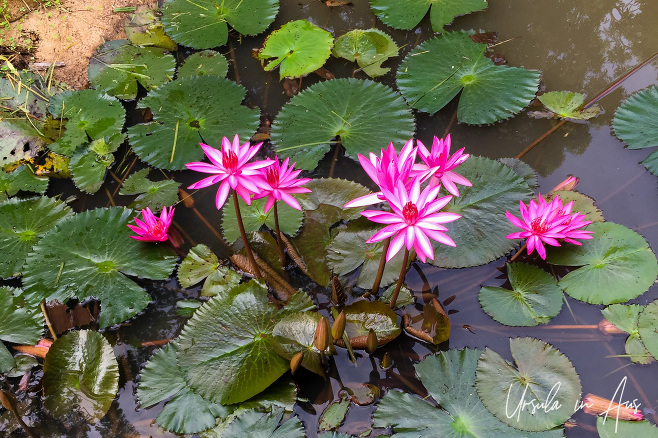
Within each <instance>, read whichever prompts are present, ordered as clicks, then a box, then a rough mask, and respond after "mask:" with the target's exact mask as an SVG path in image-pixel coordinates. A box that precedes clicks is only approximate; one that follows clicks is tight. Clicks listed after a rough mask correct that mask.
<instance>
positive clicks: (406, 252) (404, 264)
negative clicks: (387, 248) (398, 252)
mask: <svg viewBox="0 0 658 438" xmlns="http://www.w3.org/2000/svg"><path fill="white" fill-rule="evenodd" d="M408 261H409V250H408V249H407V248H405V249H404V259H403V260H402V269H400V277H399V278H398V284H396V285H395V291H394V292H393V296H392V297H391V304H390V306H391V309H395V302H396V301H397V300H398V295H399V294H400V288H401V287H402V283H403V282H404V277H406V274H407V262H408Z"/></svg>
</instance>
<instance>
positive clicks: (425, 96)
mask: <svg viewBox="0 0 658 438" xmlns="http://www.w3.org/2000/svg"><path fill="white" fill-rule="evenodd" d="M485 49H486V44H480V43H475V42H473V41H472V40H471V39H470V38H469V35H468V33H466V32H451V33H447V34H444V35H442V36H439V37H436V38H432V39H430V40H428V41H425V42H424V43H422V44H420V45H419V46H417V47H416V48H414V49H413V50H412V51H411V52H410V53H409V54H408V55H407V57H406V58H405V59H404V60H403V61H402V62H401V64H400V67H399V69H398V73H397V84H398V88H399V89H400V92H401V93H402V95H403V96H404V98H405V99H406V100H407V102H409V104H410V105H411V106H412V107H414V108H416V109H418V110H420V111H424V112H428V113H430V114H434V113H436V112H437V111H439V110H440V109H441V108H443V107H444V106H446V105H447V104H448V103H449V102H450V101H451V100H452V99H453V98H454V97H455V96H457V94H459V93H460V92H461V96H460V98H459V107H458V109H457V120H459V121H460V122H463V123H468V124H472V125H481V124H485V123H494V122H497V121H499V120H505V119H508V118H510V117H512V116H513V115H514V114H517V113H518V112H520V111H521V110H522V109H523V108H525V107H526V106H528V104H530V102H531V101H532V100H533V99H534V98H535V93H536V92H537V88H538V87H539V75H540V72H539V71H536V70H526V69H523V68H518V67H509V66H506V65H495V64H494V63H493V61H492V60H491V59H489V58H487V57H485V56H484V51H485Z"/></svg>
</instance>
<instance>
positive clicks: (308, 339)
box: [272, 312, 324, 377]
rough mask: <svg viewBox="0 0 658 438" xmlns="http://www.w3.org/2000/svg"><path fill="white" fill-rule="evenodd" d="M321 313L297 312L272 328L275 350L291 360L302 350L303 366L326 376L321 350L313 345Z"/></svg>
mask: <svg viewBox="0 0 658 438" xmlns="http://www.w3.org/2000/svg"><path fill="white" fill-rule="evenodd" d="M320 318H321V315H320V314H319V313H317V312H297V313H292V314H289V315H287V316H286V317H284V318H283V319H281V320H280V321H279V322H278V323H277V324H276V325H275V326H274V329H273V330H272V336H274V337H273V339H272V347H273V348H274V351H276V352H277V353H279V354H280V355H281V356H282V357H284V358H285V359H287V360H288V361H290V360H291V359H292V358H293V356H294V355H296V354H297V353H299V352H302V354H303V356H302V366H303V367H304V368H306V369H307V370H309V371H312V372H314V373H315V374H318V375H320V376H322V377H324V367H323V366H322V361H321V358H320V352H319V350H317V349H316V348H315V347H314V346H313V337H314V335H315V329H316V328H317V326H318V322H319V321H320Z"/></svg>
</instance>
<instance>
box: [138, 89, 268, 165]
mask: <svg viewBox="0 0 658 438" xmlns="http://www.w3.org/2000/svg"><path fill="white" fill-rule="evenodd" d="M245 92H246V90H245V89H244V88H243V87H241V86H240V85H238V84H236V83H235V82H233V81H229V80H228V79H224V78H220V77H218V76H199V77H193V78H183V79H179V80H176V81H173V82H168V83H166V84H164V85H162V86H160V87H159V88H157V89H155V90H153V91H152V92H150V93H149V95H148V96H146V97H145V98H144V99H142V100H140V101H139V103H138V104H137V107H138V108H151V111H152V112H153V113H154V121H153V122H151V123H147V124H142V125H135V126H131V127H130V128H128V138H129V140H130V144H131V145H132V147H133V150H134V151H135V153H136V154H137V156H139V158H140V159H142V160H144V161H146V162H147V163H149V164H150V165H152V166H155V167H159V168H162V169H169V170H183V169H185V163H189V162H191V161H201V159H202V158H203V157H204V154H203V150H202V149H201V147H200V146H199V142H204V143H207V142H213V141H218V140H217V139H221V138H222V137H230V138H233V136H234V135H235V134H236V133H237V134H238V135H239V136H240V137H241V138H249V137H251V136H252V134H253V133H254V132H256V129H257V128H258V124H259V110H258V109H253V110H251V109H249V108H247V107H246V106H243V105H241V104H240V103H241V102H242V99H244V95H245ZM204 139H205V140H204Z"/></svg>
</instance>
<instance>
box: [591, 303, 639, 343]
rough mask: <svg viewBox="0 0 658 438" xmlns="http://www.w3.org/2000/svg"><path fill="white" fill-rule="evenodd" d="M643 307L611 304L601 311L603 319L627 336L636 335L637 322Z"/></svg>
mask: <svg viewBox="0 0 658 438" xmlns="http://www.w3.org/2000/svg"><path fill="white" fill-rule="evenodd" d="M643 310H644V306H640V305H639V304H628V305H626V304H613V305H611V306H608V307H606V308H605V309H603V310H601V314H603V317H604V318H605V319H606V320H607V321H608V322H609V323H610V324H613V325H614V326H615V327H617V328H618V329H619V330H623V331H625V332H626V333H628V334H629V335H630V334H632V333H637V320H638V317H639V316H640V312H642V311H643Z"/></svg>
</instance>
